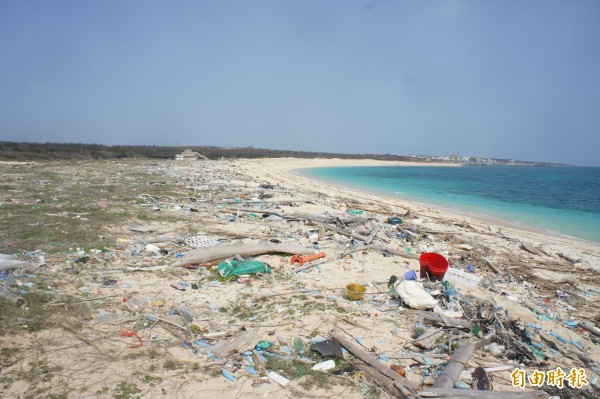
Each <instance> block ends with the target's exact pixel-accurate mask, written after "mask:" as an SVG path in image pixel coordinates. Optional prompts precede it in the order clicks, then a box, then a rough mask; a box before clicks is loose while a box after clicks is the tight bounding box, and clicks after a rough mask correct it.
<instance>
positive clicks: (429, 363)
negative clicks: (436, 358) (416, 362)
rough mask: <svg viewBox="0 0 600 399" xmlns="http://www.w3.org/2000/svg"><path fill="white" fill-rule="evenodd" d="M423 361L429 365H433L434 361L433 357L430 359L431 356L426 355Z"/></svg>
mask: <svg viewBox="0 0 600 399" xmlns="http://www.w3.org/2000/svg"><path fill="white" fill-rule="evenodd" d="M423 361H424V362H425V364H426V365H428V366H433V362H432V361H431V359H430V358H428V357H424V358H423Z"/></svg>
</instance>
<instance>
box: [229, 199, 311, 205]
mask: <svg viewBox="0 0 600 399" xmlns="http://www.w3.org/2000/svg"><path fill="white" fill-rule="evenodd" d="M218 202H222V203H224V204H287V203H294V202H304V203H309V204H312V203H314V202H315V200H313V199H294V198H272V199H264V200H258V201H236V200H222V201H218Z"/></svg>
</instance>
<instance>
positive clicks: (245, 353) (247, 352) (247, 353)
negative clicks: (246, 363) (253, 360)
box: [244, 351, 252, 356]
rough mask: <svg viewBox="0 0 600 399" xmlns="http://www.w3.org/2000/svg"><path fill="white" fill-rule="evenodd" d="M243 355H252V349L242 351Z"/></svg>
mask: <svg viewBox="0 0 600 399" xmlns="http://www.w3.org/2000/svg"><path fill="white" fill-rule="evenodd" d="M244 356H252V351H246V352H244Z"/></svg>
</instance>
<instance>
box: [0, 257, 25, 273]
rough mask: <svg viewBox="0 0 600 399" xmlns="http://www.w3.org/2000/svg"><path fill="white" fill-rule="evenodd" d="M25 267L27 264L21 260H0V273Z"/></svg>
mask: <svg viewBox="0 0 600 399" xmlns="http://www.w3.org/2000/svg"><path fill="white" fill-rule="evenodd" d="M25 265H27V262H25V261H22V260H15V259H0V271H6V270H13V269H18V268H20V267H25Z"/></svg>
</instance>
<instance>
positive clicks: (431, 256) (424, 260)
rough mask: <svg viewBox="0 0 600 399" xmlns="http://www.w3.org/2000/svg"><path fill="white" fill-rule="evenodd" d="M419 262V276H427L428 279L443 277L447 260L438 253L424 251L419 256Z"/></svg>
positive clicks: (441, 278)
mask: <svg viewBox="0 0 600 399" xmlns="http://www.w3.org/2000/svg"><path fill="white" fill-rule="evenodd" d="M419 263H421V273H420V277H421V278H425V277H429V279H430V280H439V281H442V280H443V279H444V275H445V274H446V271H447V270H448V261H447V260H446V258H444V257H443V256H442V255H440V254H436V253H435V252H426V253H424V254H422V255H421V256H420V257H419Z"/></svg>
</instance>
